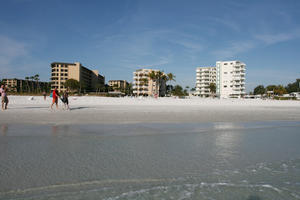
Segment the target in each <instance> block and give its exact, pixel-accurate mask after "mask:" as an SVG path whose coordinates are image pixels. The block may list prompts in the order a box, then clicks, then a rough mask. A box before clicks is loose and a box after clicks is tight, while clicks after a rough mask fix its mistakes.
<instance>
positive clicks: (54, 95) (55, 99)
mask: <svg viewBox="0 0 300 200" xmlns="http://www.w3.org/2000/svg"><path fill="white" fill-rule="evenodd" d="M58 97H59V93H58V91H57V88H55V89H54V90H53V92H52V104H51V109H53V108H52V107H53V105H54V104H55V105H56V109H58Z"/></svg>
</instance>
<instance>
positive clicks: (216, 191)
mask: <svg viewBox="0 0 300 200" xmlns="http://www.w3.org/2000/svg"><path fill="white" fill-rule="evenodd" d="M299 130H300V122H255V123H253V122H252V123H206V124H124V125H84V126H79V125H72V126H68V125H63V126H55V125H53V126H50V125H10V124H2V125H0V199H107V200H113V199H228V200H229V199H230V200H231V199H243V200H262V199H272V200H276V199H300V145H299V143H300V131H299Z"/></svg>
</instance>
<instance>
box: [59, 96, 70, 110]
mask: <svg viewBox="0 0 300 200" xmlns="http://www.w3.org/2000/svg"><path fill="white" fill-rule="evenodd" d="M68 98H69V93H68V92H67V91H64V93H63V97H62V99H61V100H62V102H63V103H64V106H65V108H67V109H68V110H70V107H69V99H68Z"/></svg>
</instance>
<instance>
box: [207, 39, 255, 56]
mask: <svg viewBox="0 0 300 200" xmlns="http://www.w3.org/2000/svg"><path fill="white" fill-rule="evenodd" d="M255 46H256V42H255V41H240V42H238V41H234V42H231V43H229V44H228V46H227V47H226V48H225V49H218V50H216V51H213V52H212V54H213V55H215V56H216V58H217V59H221V60H222V59H226V58H231V57H234V56H236V55H238V54H239V53H243V52H246V51H248V50H250V49H253V48H254V47H255Z"/></svg>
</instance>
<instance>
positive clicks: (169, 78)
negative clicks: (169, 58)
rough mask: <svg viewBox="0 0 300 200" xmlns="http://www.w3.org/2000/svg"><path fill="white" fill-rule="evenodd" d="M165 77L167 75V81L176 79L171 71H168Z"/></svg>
mask: <svg viewBox="0 0 300 200" xmlns="http://www.w3.org/2000/svg"><path fill="white" fill-rule="evenodd" d="M167 77H168V81H176V80H175V78H176V76H175V75H174V74H172V73H168V74H167Z"/></svg>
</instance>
